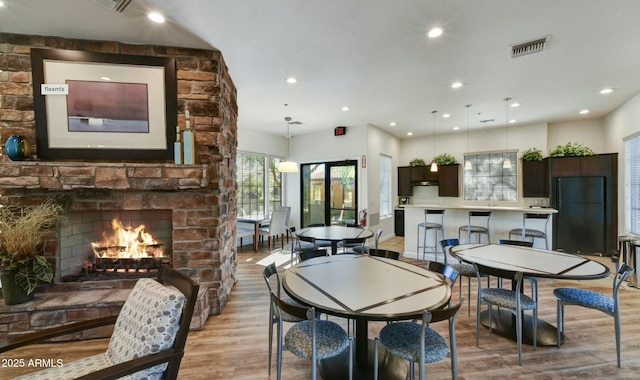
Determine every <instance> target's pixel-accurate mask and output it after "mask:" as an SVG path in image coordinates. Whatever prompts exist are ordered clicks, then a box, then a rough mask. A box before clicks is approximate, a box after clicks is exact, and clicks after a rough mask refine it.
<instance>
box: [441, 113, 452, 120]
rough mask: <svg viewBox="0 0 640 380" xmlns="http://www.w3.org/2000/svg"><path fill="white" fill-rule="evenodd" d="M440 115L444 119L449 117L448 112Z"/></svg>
mask: <svg viewBox="0 0 640 380" xmlns="http://www.w3.org/2000/svg"><path fill="white" fill-rule="evenodd" d="M442 117H443V118H445V119H446V118H449V117H451V115H449V114H448V113H445V114H444V115H442Z"/></svg>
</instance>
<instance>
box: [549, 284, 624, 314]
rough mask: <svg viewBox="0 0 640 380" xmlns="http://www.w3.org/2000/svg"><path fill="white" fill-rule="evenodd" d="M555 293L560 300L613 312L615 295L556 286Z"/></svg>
mask: <svg viewBox="0 0 640 380" xmlns="http://www.w3.org/2000/svg"><path fill="white" fill-rule="evenodd" d="M553 295H554V296H556V298H558V299H559V300H560V301H563V302H565V303H570V304H574V305H579V306H584V307H588V308H591V309H597V310H600V311H603V312H605V313H607V314H613V312H614V302H613V297H610V296H607V295H604V294H602V293H598V292H595V291H593V290H588V289H576V288H556V289H554V290H553Z"/></svg>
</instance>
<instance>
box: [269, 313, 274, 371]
mask: <svg viewBox="0 0 640 380" xmlns="http://www.w3.org/2000/svg"><path fill="white" fill-rule="evenodd" d="M270 312H271V321H269V376H271V357H272V355H271V354H272V352H273V312H272V311H271V310H270Z"/></svg>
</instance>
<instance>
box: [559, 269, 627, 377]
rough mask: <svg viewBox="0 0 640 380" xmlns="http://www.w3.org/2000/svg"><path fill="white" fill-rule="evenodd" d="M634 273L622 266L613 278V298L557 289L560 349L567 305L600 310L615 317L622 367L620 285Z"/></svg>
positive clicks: (617, 347) (587, 290)
mask: <svg viewBox="0 0 640 380" xmlns="http://www.w3.org/2000/svg"><path fill="white" fill-rule="evenodd" d="M633 272H634V270H633V268H631V267H630V266H628V265H627V264H622V265H621V266H620V269H618V272H617V273H616V276H615V277H614V278H613V296H608V295H604V294H602V293H599V292H596V291H593V290H589V289H577V288H556V289H554V290H553V295H554V296H556V298H557V299H558V301H557V313H558V314H557V329H558V348H560V342H561V340H560V339H561V335H563V334H564V307H565V305H575V306H582V307H586V308H589V309H596V310H600V311H602V312H603V313H605V314H607V315H610V316H612V317H613V325H614V329H615V338H616V355H617V361H618V367H620V300H619V293H620V285H622V283H623V282H624V281H626V280H627V278H629V276H631V274H632V273H633Z"/></svg>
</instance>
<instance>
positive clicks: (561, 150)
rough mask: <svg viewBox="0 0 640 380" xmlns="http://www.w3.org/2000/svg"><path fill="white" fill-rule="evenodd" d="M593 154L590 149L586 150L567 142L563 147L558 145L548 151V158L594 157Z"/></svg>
mask: <svg viewBox="0 0 640 380" xmlns="http://www.w3.org/2000/svg"><path fill="white" fill-rule="evenodd" d="M595 154H596V152H594V151H593V150H592V149H591V148H588V147H586V146H584V145H582V144H580V143H571V142H568V143H566V144H565V145H558V146H556V147H555V148H554V149H553V150H551V151H549V157H579V156H594V155H595Z"/></svg>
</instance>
